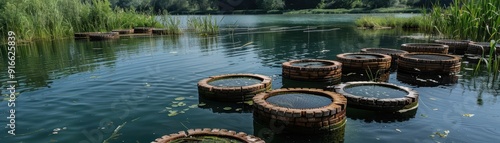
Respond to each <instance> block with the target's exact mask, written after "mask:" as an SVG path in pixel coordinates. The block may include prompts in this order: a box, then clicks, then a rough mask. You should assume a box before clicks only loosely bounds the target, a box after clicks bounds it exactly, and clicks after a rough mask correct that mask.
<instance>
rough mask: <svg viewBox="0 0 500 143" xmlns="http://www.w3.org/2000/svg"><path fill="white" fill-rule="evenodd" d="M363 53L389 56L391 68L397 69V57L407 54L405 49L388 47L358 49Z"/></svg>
mask: <svg viewBox="0 0 500 143" xmlns="http://www.w3.org/2000/svg"><path fill="white" fill-rule="evenodd" d="M360 51H361V52H363V53H379V54H385V55H389V56H391V58H392V60H391V70H396V69H397V66H398V64H397V60H398V57H399V56H401V55H403V54H407V53H408V52H407V51H403V50H397V49H389V48H363V49H361V50H360Z"/></svg>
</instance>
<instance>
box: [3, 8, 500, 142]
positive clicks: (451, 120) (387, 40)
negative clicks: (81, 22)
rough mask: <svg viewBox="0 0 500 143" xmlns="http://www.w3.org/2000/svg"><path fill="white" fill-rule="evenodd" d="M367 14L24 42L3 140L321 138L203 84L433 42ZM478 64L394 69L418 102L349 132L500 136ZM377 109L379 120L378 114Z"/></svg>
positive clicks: (350, 126)
mask: <svg viewBox="0 0 500 143" xmlns="http://www.w3.org/2000/svg"><path fill="white" fill-rule="evenodd" d="M360 16H362V15H353V14H341V15H259V16H254V15H244V16H238V15H236V16H224V19H223V20H222V22H221V23H223V24H235V23H236V24H237V25H238V28H247V31H246V32H245V30H241V29H238V30H237V31H236V33H235V34H234V36H229V35H228V34H221V35H220V36H217V37H201V36H198V35H196V34H183V35H180V36H160V37H132V38H130V37H122V38H121V39H119V40H116V41H107V42H89V41H85V40H76V41H75V40H72V39H68V40H60V41H50V42H36V43H32V44H27V45H23V46H18V50H17V55H16V78H17V80H18V81H19V84H18V85H17V86H18V92H20V94H19V96H18V98H17V100H16V108H15V109H16V136H11V135H9V134H7V131H8V128H7V127H6V128H3V129H2V130H1V133H0V142H2V143H14V142H44V143H49V142H60V143H90V142H92V143H94V142H95V143H101V142H103V141H105V140H106V139H107V140H106V141H108V142H111V143H122V142H124V143H138V142H139V143H147V142H151V141H152V140H154V139H155V138H158V137H160V136H162V135H165V134H170V133H175V132H178V131H180V130H186V129H187V128H225V129H230V130H236V131H243V132H246V133H249V134H255V135H257V136H259V137H263V138H265V139H266V140H267V141H268V142H294V141H295V142H316V141H314V140H313V139H311V138H308V136H293V137H295V138H301V139H302V141H301V140H299V139H289V138H291V137H275V136H273V135H269V134H265V132H262V130H266V129H265V128H264V129H263V128H254V123H253V118H252V113H251V112H249V111H248V110H236V109H235V108H232V109H230V110H225V112H219V110H221V109H219V108H224V107H215V108H204V107H205V106H209V105H205V106H203V107H201V106H198V104H199V103H203V102H202V100H203V99H199V98H198V93H197V88H196V84H197V82H198V81H199V80H201V79H203V78H206V77H208V76H212V75H219V74H228V73H256V74H263V75H267V76H270V77H272V79H273V86H272V87H273V89H277V88H281V87H282V77H281V63H283V62H285V61H288V60H292V59H304V58H320V59H331V60H333V59H335V56H336V55H337V54H340V53H345V52H357V51H359V50H360V49H361V48H367V47H387V48H395V49H399V45H400V44H402V43H410V42H425V40H414V39H410V38H409V37H419V36H421V34H418V33H412V32H404V31H398V30H383V31H369V30H358V29H356V28H355V27H354V24H353V21H354V19H356V18H358V17H360ZM396 16H402V17H407V16H412V15H396ZM180 17H181V19H183V20H185V19H186V17H185V16H180ZM215 17H216V18H219V19H222V16H215ZM248 28H253V29H258V30H252V31H250V30H248ZM259 28H261V29H259ZM310 29H313V30H310ZM247 43H250V44H247ZM243 45H245V46H243ZM2 46H4V45H2ZM1 49H2V50H1V52H0V56H1V57H2V58H0V79H1V81H2V89H1V94H2V95H4V94H7V92H8V91H6V90H5V89H6V88H7V84H6V82H5V81H6V80H7V65H6V63H7V57H6V54H7V53H6V47H5V46H4V47H2V48H1ZM473 66H474V65H473V64H467V63H464V64H463V69H462V73H461V75H462V76H460V77H459V81H458V83H456V84H451V85H441V86H437V87H418V86H414V85H409V84H406V83H402V82H400V81H398V80H396V74H395V73H393V74H391V78H390V80H389V82H390V83H394V84H397V85H402V86H408V87H411V88H414V89H415V90H417V91H418V92H419V94H420V101H419V103H420V106H419V108H418V109H417V111H416V112H414V114H413V115H410V116H409V117H406V119H404V120H399V119H384V120H373V119H370V118H371V117H365V118H352V117H353V116H354V115H353V114H349V112H348V113H347V114H348V117H349V118H348V119H347V124H346V126H345V133H344V142H350V143H351V142H352V143H357V142H381V143H387V142H495V141H498V139H499V137H498V135H500V112H498V109H500V104H499V103H497V102H498V101H497V96H498V95H499V91H500V88H499V83H498V82H496V83H494V84H486V83H485V82H484V81H486V80H488V78H487V77H486V76H479V77H474V78H473V77H471V76H469V75H470V73H471V71H470V68H472V67H473ZM3 98H5V96H4V97H3ZM0 103H1V104H0V117H1V118H0V123H1V124H3V125H6V124H7V122H8V120H7V119H6V117H7V116H8V115H9V114H8V110H9V108H8V107H7V101H2V102H0ZM205 104H212V105H219V103H217V102H210V103H208V102H206V103H205ZM220 105H224V104H222V103H220ZM377 115H378V114H374V115H373V116H374V117H373V118H377V119H378V117H375V116H377ZM115 130H116V133H117V134H114V135H113V132H114V131H115ZM54 131H57V134H54V133H53V132H54ZM445 131H449V133H448V134H447V136H443V137H440V136H439V135H438V134H445V133H444V132H445ZM327 142H335V141H334V140H329V141H327Z"/></svg>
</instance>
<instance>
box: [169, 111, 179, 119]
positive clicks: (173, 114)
mask: <svg viewBox="0 0 500 143" xmlns="http://www.w3.org/2000/svg"><path fill="white" fill-rule="evenodd" d="M168 112H169V114H168V116H169V117H172V116H175V115H178V114H179V112H177V110H170V111H168Z"/></svg>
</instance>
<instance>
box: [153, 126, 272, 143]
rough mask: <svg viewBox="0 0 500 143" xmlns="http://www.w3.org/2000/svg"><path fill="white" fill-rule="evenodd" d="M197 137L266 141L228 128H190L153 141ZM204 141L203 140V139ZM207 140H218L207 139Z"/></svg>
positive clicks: (166, 142)
mask: <svg viewBox="0 0 500 143" xmlns="http://www.w3.org/2000/svg"><path fill="white" fill-rule="evenodd" d="M196 137H218V138H223V139H230V140H233V141H238V142H243V143H265V141H264V140H262V139H260V138H258V137H255V136H253V135H248V134H246V133H244V132H238V133H237V132H235V131H232V130H226V129H210V128H204V129H189V130H187V133H186V132H185V131H180V132H178V133H174V134H170V135H165V136H162V137H160V138H157V139H156V140H155V141H153V142H151V143H169V142H189V141H193V139H195V140H196ZM201 142H202V141H201ZM206 142H217V141H213V140H210V141H206Z"/></svg>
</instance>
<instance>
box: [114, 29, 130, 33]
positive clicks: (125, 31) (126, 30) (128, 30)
mask: <svg viewBox="0 0 500 143" xmlns="http://www.w3.org/2000/svg"><path fill="white" fill-rule="evenodd" d="M112 32H118V33H119V34H134V29H117V30H113V31H112Z"/></svg>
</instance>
